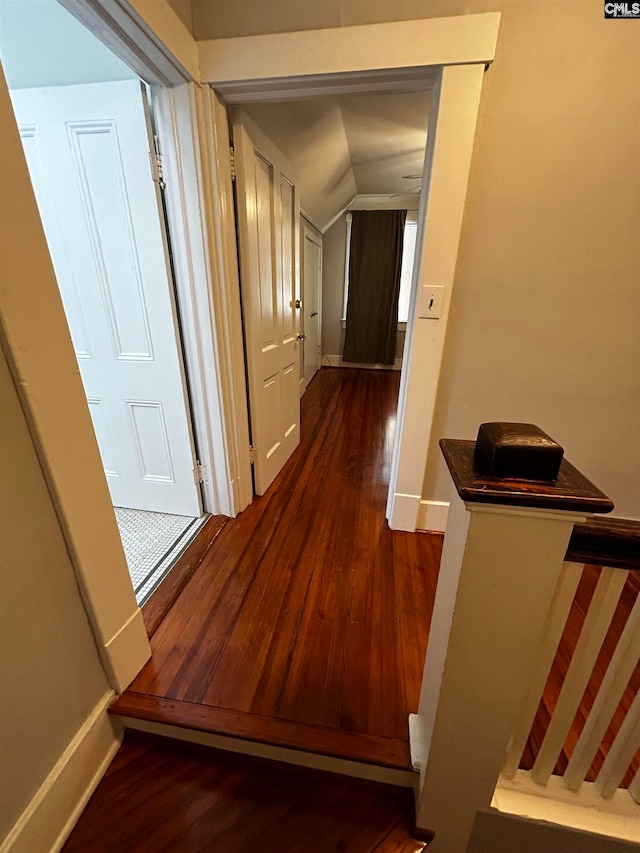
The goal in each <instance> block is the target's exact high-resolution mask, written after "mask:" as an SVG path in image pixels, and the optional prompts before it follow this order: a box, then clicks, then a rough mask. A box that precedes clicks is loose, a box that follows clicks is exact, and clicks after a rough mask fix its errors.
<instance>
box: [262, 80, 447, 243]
mask: <svg viewBox="0 0 640 853" xmlns="http://www.w3.org/2000/svg"><path fill="white" fill-rule="evenodd" d="M430 103H431V95H430V93H429V92H417V93H416V92H412V93H394V94H384V95H380V94H377V95H342V96H335V97H333V96H331V97H329V96H326V97H320V98H309V99H306V100H299V101H286V102H281V103H262V104H252V105H249V106H247V107H245V110H246V112H247V113H248V114H249V116H250V118H251V119H252V120H253V121H254V122H255V123H256V124H257V125H258V126H259V127H260V128H261V129H262V130H263V131H264V133H266V134H267V136H269V137H270V138H271V139H272V141H273V142H274V143H275V144H276V145H277V146H278V148H280V150H281V151H282V152H283V154H285V155H286V157H287V158H288V159H289V161H290V162H291V163H292V165H293V167H294V169H295V170H296V172H297V179H298V187H299V189H300V198H301V203H302V208H303V210H304V211H305V212H306V213H307V214H308V215H309V216H310V217H311V218H312V219H313V220H314V221H315V222H316V223H317V224H318V225H319V226H320V227H321V228H325V227H326V226H327V225H328V224H329V223H330V222H331V221H332V220H333V219H334V218H335V217H336V216H337V215H338V214H340V213H341V212H342V211H343V210H344V209H345V208H346V206H347V205H348V204H349V202H350V201H351V200H352V199H353V197H354V196H355V195H388V196H393V195H400V194H404V193H407V192H412V191H417V190H418V188H419V184H420V178H419V177H417V178H416V177H407V176H416V175H418V176H419V175H421V173H422V167H423V162H424V150H425V144H426V137H427V124H428V120H429V106H430Z"/></svg>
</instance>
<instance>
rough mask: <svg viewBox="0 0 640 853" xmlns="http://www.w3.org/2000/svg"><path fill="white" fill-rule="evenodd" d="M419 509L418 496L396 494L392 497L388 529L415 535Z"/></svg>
mask: <svg viewBox="0 0 640 853" xmlns="http://www.w3.org/2000/svg"><path fill="white" fill-rule="evenodd" d="M419 509H420V495H402V494H400V493H399V492H396V493H395V494H394V496H393V504H392V508H391V515H390V517H389V527H390V528H391V529H392V530H404V531H406V532H407V533H415V532H416V525H417V520H418V510H419Z"/></svg>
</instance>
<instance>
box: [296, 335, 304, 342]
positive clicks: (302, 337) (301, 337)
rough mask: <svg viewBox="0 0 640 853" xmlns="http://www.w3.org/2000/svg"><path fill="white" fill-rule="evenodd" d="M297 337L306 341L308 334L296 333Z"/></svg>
mask: <svg viewBox="0 0 640 853" xmlns="http://www.w3.org/2000/svg"><path fill="white" fill-rule="evenodd" d="M296 337H297V338H298V340H299V341H306V339H307V336H306V335H296Z"/></svg>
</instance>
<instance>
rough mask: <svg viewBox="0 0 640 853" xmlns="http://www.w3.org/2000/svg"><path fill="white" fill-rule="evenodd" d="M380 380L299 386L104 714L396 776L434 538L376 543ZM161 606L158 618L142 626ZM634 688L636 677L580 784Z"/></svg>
mask: <svg viewBox="0 0 640 853" xmlns="http://www.w3.org/2000/svg"><path fill="white" fill-rule="evenodd" d="M398 379H399V376H398V374H397V373H392V372H386V371H385V372H382V371H366V370H344V369H343V370H336V369H325V370H322V371H321V372H320V373H319V374H318V375H317V377H316V378H315V379H314V380H313V382H312V383H311V385H310V386H309V389H308V391H307V393H306V394H305V395H304V397H303V400H302V429H301V435H302V440H301V445H300V447H299V448H298V450H297V451H296V453H295V454H294V455H293V457H292V458H291V459H290V460H289V462H288V463H287V465H286V466H285V468H284V469H283V471H282V472H281V474H280V476H279V477H278V478H277V480H276V481H275V483H274V484H273V485H272V486H271V488H270V489H269V491H268V493H267V494H266V495H265V496H264V497H262V498H257V499H256V500H255V501H254V503H253V504H252V505H251V506H250V507H249V508H248V509H247V510H246V511H245V512H244V513H242V514H241V515H240V516H239V517H238V518H236V519H233V520H230V521H228V522H227V523H226V524H225V525H224V527H223V528H222V529H221V530H219V529H218V528H217V526H213V527H212V533H213V535H214V541H213V544H212V545H211V547H209V549H208V551H207V552H206V554H205V555H204V557H202V554H201V553H199V554H198V555H197V560H199V564H197V566H196V565H194V564H193V563H188V566H187V569H188V571H187V575H186V576H183V577H182V579H181V580H180V583H179V584H178V585H177V586H176V585H175V584H174V586H172V587H171V589H170V590H169V593H170V594H169V595H165V597H164V599H163V601H162V602H159V603H157V602H154V601H153V597H152V599H151V600H150V602H149V606H148V609H149V612H148V613H145V618H150V617H151V616H152V615H153V617H154V618H153V626H154V628H155V633H154V634H153V636H152V638H151V646H152V653H153V657H152V659H151V661H150V662H149V663H148V664H147V666H146V667H145V668H144V669H143V671H142V672H141V673H140V675H139V676H138V677H137V678H136V679H135V681H134V682H133V683H132V684H131V686H130V687H129V689H128V690H127V691H126V692H125V693H124V694H123V695H122V696H121V697H120V698H119V699H118V701H117V702H116V703H115V705H114V706H113V708H112V711H113V712H114V713H120V714H122V715H126V716H130V717H138V718H142V719H145V720H151V721H155V722H162V723H169V724H173V725H176V726H181V727H185V728H193V729H198V730H203V731H209V732H214V733H217V734H225V735H229V736H233V737H238V738H243V739H246V740H252V741H260V742H263V743H270V744H274V745H278V746H288V747H291V748H295V749H302V750H307V751H310V752H315V753H321V754H324V755H332V756H337V757H340V758H352V759H356V760H359V761H364V762H368V763H374V764H378V765H382V766H385V767H392V768H399V769H405V770H408V769H410V760H409V750H408V732H407V717H408V715H409V713H411V712H413V711H415V710H417V702H418V695H419V690H420V681H421V678H422V667H423V661H424V655H425V650H426V644H427V637H428V631H429V623H430V619H431V612H432V608H433V601H434V596H435V588H436V582H437V574H438V566H439V562H440V553H441V547H442V537H441V536H439V535H429V534H424V533H418V534H408V533H400V532H394V531H391V530H389V528H388V526H387V524H386V522H385V502H386V495H387V485H388V478H389V466H390V459H391V451H392V447H393V437H394V432H395V415H396V406H397V394H398ZM196 562H197V561H196ZM598 571H599V570H598V569H597V568H595V567H587V569H586V570H585V572H584V575H583V578H582V582H581V584H580V587H579V589H578V593H577V595H576V599H575V601H574V604H573V606H572V609H571V613H570V616H569V619H568V622H567V626H566V629H565V632H564V635H563V638H562V641H561V643H560V647H559V649H558V654H557V655H556V660H555V662H554V665H553V668H552V671H551V673H550V675H549V679H548V682H547V686H546V688H545V691H544V695H543V698H542V701H541V702H540V706H539V709H538V713H537V716H536V719H535V722H534V725H533V727H532V731H531V735H530V737H529V742H528V744H527V747H526V749H525V752H524V755H523V758H522V762H521V767H523V768H524V769H529V768H530V767H531V766H532V765H533V762H534V760H535V756H536V754H537V752H538V748H539V745H540V743H541V741H542V739H543V737H544V733H545V731H546V728H547V725H548V722H549V718H550V714H551V712H552V711H553V708H554V707H555V703H556V700H557V697H558V694H559V692H560V688H561V686H562V682H563V679H564V677H565V674H566V671H567V668H568V665H569V661H570V659H571V655H572V653H573V649H574V648H575V644H576V641H577V638H578V636H579V633H580V630H581V628H582V624H583V622H584V614H585V613H586V610H587V608H588V605H589V601H590V599H591V596H592V594H593V590H594V588H595V584H596V582H597V576H598ZM169 579H171V575H169ZM172 583H173V581H172ZM637 588H638V579H637V573H636V576H635V577H634V575H633V574H632V575H631V576H630V579H629V581H628V583H627V587H626V588H625V592H624V594H623V596H622V598H621V602H620V605H619V607H618V609H617V611H616V614H615V617H614V620H613V624H612V626H611V629H610V631H609V634H608V636H607V639H606V641H605V643H604V645H603V649H602V651H601V654H600V656H599V658H598V662H597V664H596V667H595V669H594V673H593V676H592V678H591V680H590V682H589V685H588V687H587V690H586V692H585V695H584V697H583V701H582V703H581V706H580V709H579V711H578V714H577V715H576V719H575V720H574V724H573V726H572V729H571V732H570V734H569V737H568V738H567V742H566V744H565V749H564V751H563V753H562V755H561V756H560V759H559V761H558V764H557V766H556V772H557V773H560V774H561V773H562V772H564V769H565V767H566V763H567V760H568V757H569V756H570V754H571V751H572V749H573V747H574V745H575V743H576V741H577V738H578V736H579V734H580V731H581V730H582V727H583V725H584V721H585V719H586V716H587V713H588V711H589V709H590V707H591V705H592V704H593V701H594V699H595V696H596V693H597V689H598V687H599V685H600V683H601V682H602V678H603V676H604V672H605V671H606V666H607V664H608V661H609V660H610V659H611V655H612V652H613V649H614V648H615V644H616V643H617V639H618V637H619V636H620V633H621V631H622V628H623V626H624V624H625V622H626V619H627V617H628V614H629V612H630V610H631V607H632V605H633V601H634V600H635V596H636V595H637ZM158 593H162V587H161V588H160V590H159V591H158ZM158 593H156V595H158ZM169 599H170V600H171V601H172V602H173V604H172V606H171V609H170V610H169V612H168V613H167V614H166V615H165V616H164V618H163V619H162V621H158V614H160V616H161V615H162V614H163V613H164V609H166V608H165V607H164V605H166V601H168V600H169ZM160 604H162V605H163V606H162V607H161V606H160ZM146 607H147V606H146V605H145V608H146ZM639 687H640V668H638V669H637V670H636V673H635V674H634V676H633V678H632V680H631V683H630V685H629V687H628V689H627V691H626V692H625V695H624V697H623V700H622V702H621V703H620V707H619V708H618V710H617V712H616V714H615V716H614V720H613V721H612V725H611V726H610V728H609V730H608V732H607V735H606V737H605V740H604V742H603V746H602V748H601V749H600V750H599V752H598V754H597V756H596V758H595V760H594V763H593V766H592V768H591V771H590V773H589V776H588V777H587V778H588V779H589V780H592V779H593V778H595V774H596V773H597V771H598V769H599V767H600V766H601V764H602V761H603V759H604V756H605V755H606V751H607V749H608V746H609V744H610V743H611V742H612V740H613V737H614V735H615V733H616V732H617V730H618V728H619V726H620V723H621V720H622V719H623V717H624V714H625V713H626V711H627V709H628V707H629V706H630V704H631V701H632V700H633V697H634V696H635V693H636V692H637V690H638V688H639ZM638 763H639V762H638V760H636V761H634V763H633V765H632V766H633V768H636V767H637V766H638ZM630 778H631V776H630V774H627V777H626V780H625V782H626V783H627V784H628V782H629V780H630Z"/></svg>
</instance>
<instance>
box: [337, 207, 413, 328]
mask: <svg viewBox="0 0 640 853" xmlns="http://www.w3.org/2000/svg"><path fill="white" fill-rule="evenodd" d="M417 236H418V211H417V210H410V211H408V212H407V220H406V222H405V225H404V244H403V248H402V271H401V273H400V296H399V298H398V323H406V322H407V320H408V319H409V300H410V298H411V276H412V273H413V260H414V258H415V254H416V239H417ZM350 244H351V214H349V213H348V214H347V252H346V258H345V268H344V275H345V278H344V298H343V306H342V319H343V320H344V318H345V317H346V316H347V298H348V296H349V254H350V249H351V245H350Z"/></svg>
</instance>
